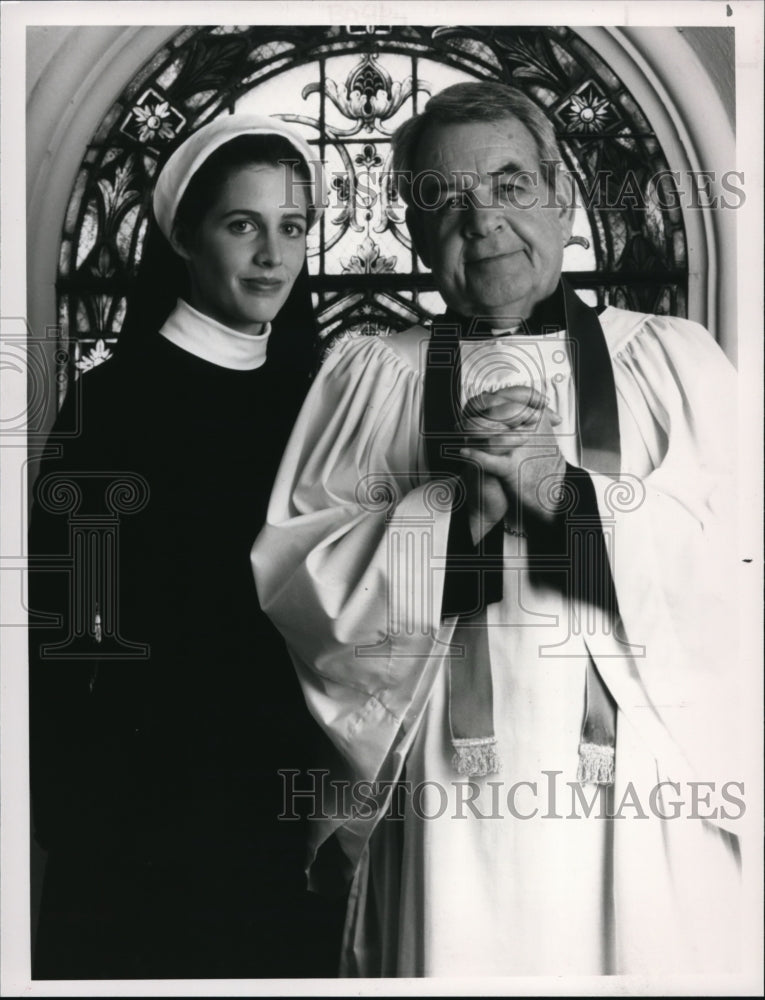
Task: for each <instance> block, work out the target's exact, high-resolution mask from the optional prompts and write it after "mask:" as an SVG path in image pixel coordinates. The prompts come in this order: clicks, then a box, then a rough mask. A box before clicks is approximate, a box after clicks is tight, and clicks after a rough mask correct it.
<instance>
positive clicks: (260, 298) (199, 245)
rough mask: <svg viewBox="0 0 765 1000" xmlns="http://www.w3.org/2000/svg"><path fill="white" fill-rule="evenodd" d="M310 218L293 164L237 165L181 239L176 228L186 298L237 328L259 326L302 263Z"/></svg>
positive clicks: (282, 296)
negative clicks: (188, 287) (186, 272)
mask: <svg viewBox="0 0 765 1000" xmlns="http://www.w3.org/2000/svg"><path fill="white" fill-rule="evenodd" d="M307 221H308V202H307V196H306V190H305V185H304V184H301V182H300V180H299V178H297V177H296V176H295V174H294V171H293V169H292V168H291V167H289V166H283V165H281V164H280V165H278V166H274V165H272V164H250V165H247V166H243V167H238V168H236V169H234V170H233V171H232V172H231V173H230V174H229V176H228V178H227V179H226V181H225V183H224V184H223V187H222V188H221V191H220V194H219V195H218V198H217V200H216V201H215V203H214V204H213V205H212V206H211V207H210V208H209V209H208V211H207V213H206V214H205V215H204V217H203V219H202V221H201V223H200V224H199V226H198V227H197V229H196V230H195V231H194V232H193V233H192V234H190V236H189V237H188V238H184V239H182V238H181V235H180V234H178V233H174V234H173V239H172V243H173V247H174V248H175V250H176V252H177V253H179V254H180V255H181V256H182V257H183V258H184V259H185V260H186V262H187V266H188V269H189V275H190V279H191V305H192V306H193V307H194V308H195V309H198V310H199V312H202V313H204V314H205V315H207V316H211V317H212V318H213V319H216V320H218V321H219V322H221V323H224V324H225V325H226V326H229V327H231V328H232V329H234V330H238V331H239V332H240V333H249V334H253V335H257V334H259V333H261V332H262V330H263V325H264V324H265V323H268V322H269V321H270V320H272V319H273V318H274V317H275V316H276V315H277V313H278V312H279V310H280V309H281V307H282V306H283V305H284V302H285V300H286V299H287V296H288V295H289V293H290V290H291V288H292V286H293V284H294V282H295V278H297V276H298V273H299V272H300V269H301V267H302V266H303V260H304V258H305V240H306V232H307V229H308V224H307Z"/></svg>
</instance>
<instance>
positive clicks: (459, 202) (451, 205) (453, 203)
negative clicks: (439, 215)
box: [438, 194, 467, 212]
mask: <svg viewBox="0 0 765 1000" xmlns="http://www.w3.org/2000/svg"><path fill="white" fill-rule="evenodd" d="M466 203H467V199H466V198H465V195H464V194H450V195H449V196H448V197H447V198H444V200H443V201H442V202H441V204H440V205H439V206H438V207H439V210H440V211H441V212H459V211H461V210H462V209H463V208H464V207H465V205H466Z"/></svg>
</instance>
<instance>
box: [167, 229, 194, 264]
mask: <svg viewBox="0 0 765 1000" xmlns="http://www.w3.org/2000/svg"><path fill="white" fill-rule="evenodd" d="M170 246H171V247H172V248H173V250H175V252H176V253H177V254H178V256H179V257H182V258H183V260H191V254H190V253H189V251H188V250H187V249H186V239H185V237H184V236H182V235H181V233H180V232H179V231H178V227H177V226H173V229H172V232H171V233H170Z"/></svg>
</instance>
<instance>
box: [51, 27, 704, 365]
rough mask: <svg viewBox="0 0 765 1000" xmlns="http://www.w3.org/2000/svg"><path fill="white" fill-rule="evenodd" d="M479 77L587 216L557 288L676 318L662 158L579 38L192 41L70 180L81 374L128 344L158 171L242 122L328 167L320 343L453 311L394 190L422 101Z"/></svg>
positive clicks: (328, 31)
mask: <svg viewBox="0 0 765 1000" xmlns="http://www.w3.org/2000/svg"><path fill="white" fill-rule="evenodd" d="M475 79H498V80H503V81H505V82H508V83H511V84H513V85H514V86H516V87H519V88H521V89H522V90H524V91H525V93H526V94H528V96H529V97H530V98H531V99H532V100H534V101H535V102H536V103H537V104H538V105H539V106H540V107H541V108H542V109H543V110H544V111H545V112H546V114H547V115H548V117H549V118H550V120H551V121H552V122H553V124H554V126H555V128H556V132H557V134H558V138H559V141H560V144H561V148H562V150H563V155H564V158H565V160H566V163H567V166H568V167H569V169H570V170H571V171H572V172H573V174H574V175H575V177H576V178H577V182H578V186H579V202H580V206H579V208H578V210H577V216H576V221H575V226H574V236H575V241H574V243H573V244H572V245H571V246H569V247H568V248H567V249H566V251H565V255H564V272H565V273H566V274H567V276H568V278H569V280H570V281H571V283H572V284H573V285H574V287H575V288H577V290H578V291H579V293H580V294H581V295H582V297H583V298H585V299H586V300H587V301H589V302H591V303H593V304H598V305H604V304H612V305H616V306H621V307H625V308H632V309H637V310H643V311H650V312H657V313H672V314H674V315H680V316H684V315H685V314H686V297H687V275H688V268H687V257H686V243H685V232H684V228H683V222H682V216H681V211H680V207H679V205H680V200H679V197H678V192H677V190H676V189H675V187H674V181H673V179H672V177H671V175H670V174H669V172H668V164H667V161H666V158H665V156H664V154H663V152H662V149H661V147H660V144H659V142H658V140H657V138H656V135H655V134H654V132H653V131H652V129H651V125H650V123H649V122H648V121H647V120H646V118H645V116H644V114H643V113H642V111H641V109H640V107H639V106H638V104H637V102H636V101H635V99H634V98H633V96H632V95H631V94H630V93H629V92H628V91H627V89H626V88H625V86H624V85H623V84H622V82H621V81H620V80H619V79H618V78H617V76H616V75H615V74H614V73H613V72H612V71H611V70H610V69H609V67H608V66H606V65H605V64H604V63H603V61H602V60H601V59H600V58H599V57H598V55H597V53H596V52H595V51H594V50H593V49H592V48H591V47H590V46H589V45H587V44H586V43H585V42H584V41H583V40H582V39H581V38H580V37H579V36H578V35H577V34H576V32H575V31H574V30H572V29H569V28H566V27H538V28H536V27H523V28H515V27H483V26H482V27H419V28H418V27H402V26H388V27H386V26H380V25H377V26H370V27H353V26H351V27H338V26H323V27H306V26H294V25H293V26H273V27H264V26H219V27H201V28H200V27H189V28H185V29H182V30H180V31H179V32H178V33H177V34H176V35H175V36H174V37H173V39H172V40H171V41H170V42H169V44H167V45H166V46H165V47H163V48H162V49H161V50H160V51H159V52H157V53H156V55H155V56H154V57H153V58H152V59H151V60H150V61H149V62H148V63H147V64H146V65H145V66H144V67H143V69H142V70H141V71H140V72H139V73H138V74H137V75H136V76H135V77H134V79H133V80H132V81H131V83H130V84H129V85H128V86H127V87H126V88H125V90H124V92H123V93H122V95H121V96H120V98H119V100H118V101H116V102H115V104H114V105H113V106H112V108H111V109H110V110H109V112H108V113H107V114H106V115H105V117H104V119H103V120H102V122H101V124H100V126H99V128H98V129H97V131H96V133H95V135H94V136H93V139H92V142H91V143H90V146H89V148H88V150H87V152H86V155H85V158H84V160H83V162H82V165H81V168H80V171H79V174H78V176H77V180H76V183H75V186H74V190H73V192H72V195H71V198H70V201H69V205H68V209H67V213H66V220H65V225H64V233H63V238H62V242H61V252H60V262H59V275H58V281H57V293H58V303H59V320H60V324H61V327H62V329H63V330H65V331H67V334H68V338H69V347H70V350H69V358H70V359H71V360H70V364H72V365H73V367H74V374H75V375H77V374H79V372H81V371H86V370H88V369H89V368H90V367H93V366H94V365H96V364H99V363H100V362H101V361H102V360H104V359H105V358H106V357H108V356H109V353H110V350H111V347H112V346H113V344H114V343H115V342H116V340H117V338H118V337H119V333H120V329H121V326H122V321H123V317H124V314H125V301H126V295H127V294H128V293H129V290H130V285H131V280H132V278H133V276H134V274H135V271H136V268H137V265H138V263H139V261H140V255H141V247H142V241H143V237H144V233H145V228H146V222H147V217H148V212H149V207H150V197H151V187H152V178H153V176H154V174H155V171H156V165H157V162H158V159H159V158H160V156H161V155H162V154H163V152H164V151H165V150H166V149H167V147H168V146H169V145H172V144H174V143H177V141H178V140H179V139H180V138H182V137H183V136H184V135H186V134H187V133H188V132H190V131H192V130H194V129H196V128H198V127H199V126H200V125H202V124H204V123H205V122H206V121H209V120H210V119H212V118H214V117H215V116H217V115H220V114H227V113H230V112H231V111H234V110H239V109H250V110H257V111H258V112H259V113H262V114H272V115H276V116H278V117H281V118H283V119H285V120H287V121H289V122H291V123H293V125H294V126H295V127H297V128H298V129H299V130H300V131H301V132H302V133H303V135H304V136H305V137H306V139H307V140H308V142H309V143H310V144H311V145H312V146H314V147H315V148H316V149H317V150H318V151H319V154H320V156H321V157H322V159H323V160H324V161H325V164H326V168H327V172H328V175H329V177H330V184H331V196H330V201H331V204H330V207H329V210H328V211H327V212H325V214H324V217H323V219H322V222H321V227H320V228H318V227H317V230H315V231H314V233H312V234H311V235H310V237H309V269H310V273H311V284H312V293H313V298H314V305H315V308H316V311H317V316H318V319H319V325H320V332H321V335H322V337H323V338H324V339H325V341H326V342H327V343H329V342H330V341H331V340H333V339H335V338H337V337H340V336H343V335H346V334H347V333H349V332H362V333H368V334H387V333H389V332H393V331H395V330H400V329H404V328H406V327H407V326H410V325H411V324H412V323H414V322H427V321H428V320H429V319H430V318H432V317H433V316H435V315H437V314H438V313H439V312H441V311H443V308H444V306H443V302H442V300H441V298H440V296H439V295H438V293H437V292H436V291H435V288H434V284H433V280H432V275H431V274H430V273H429V272H428V271H427V269H426V268H425V267H424V265H423V263H422V261H420V260H419V259H418V257H417V255H416V253H415V252H414V250H413V249H412V246H411V241H410V239H409V235H408V232H407V230H406V226H405V224H404V210H403V205H402V203H401V202H400V201H399V200H398V199H397V197H396V194H395V191H394V189H393V185H392V183H391V180H390V177H389V176H388V172H389V169H390V136H391V134H392V132H393V131H394V130H395V128H396V126H397V125H399V124H400V123H401V122H403V121H405V120H406V119H407V118H408V117H410V116H411V115H412V114H415V113H417V112H418V111H419V110H421V109H422V107H423V105H424V103H425V102H426V101H427V99H428V96H429V95H430V94H432V93H436V92H438V91H439V90H442V89H443V88H444V87H446V86H448V85H449V84H451V83H456V82H459V81H464V80H475ZM657 178H659V180H658V181H657Z"/></svg>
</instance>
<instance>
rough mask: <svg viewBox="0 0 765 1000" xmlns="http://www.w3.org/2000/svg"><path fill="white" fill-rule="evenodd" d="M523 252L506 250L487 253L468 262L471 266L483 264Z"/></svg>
mask: <svg viewBox="0 0 765 1000" xmlns="http://www.w3.org/2000/svg"><path fill="white" fill-rule="evenodd" d="M522 252H523V251H522V250H504V251H502V252H501V253H493V254H486V255H485V256H483V257H475V258H473V259H471V260H467V261H466V264H468V265H469V266H470V267H474V266H476V265H482V264H493V263H494V262H495V261H501V260H507V259H508V258H510V257H515V255H516V254H519V253H522Z"/></svg>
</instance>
